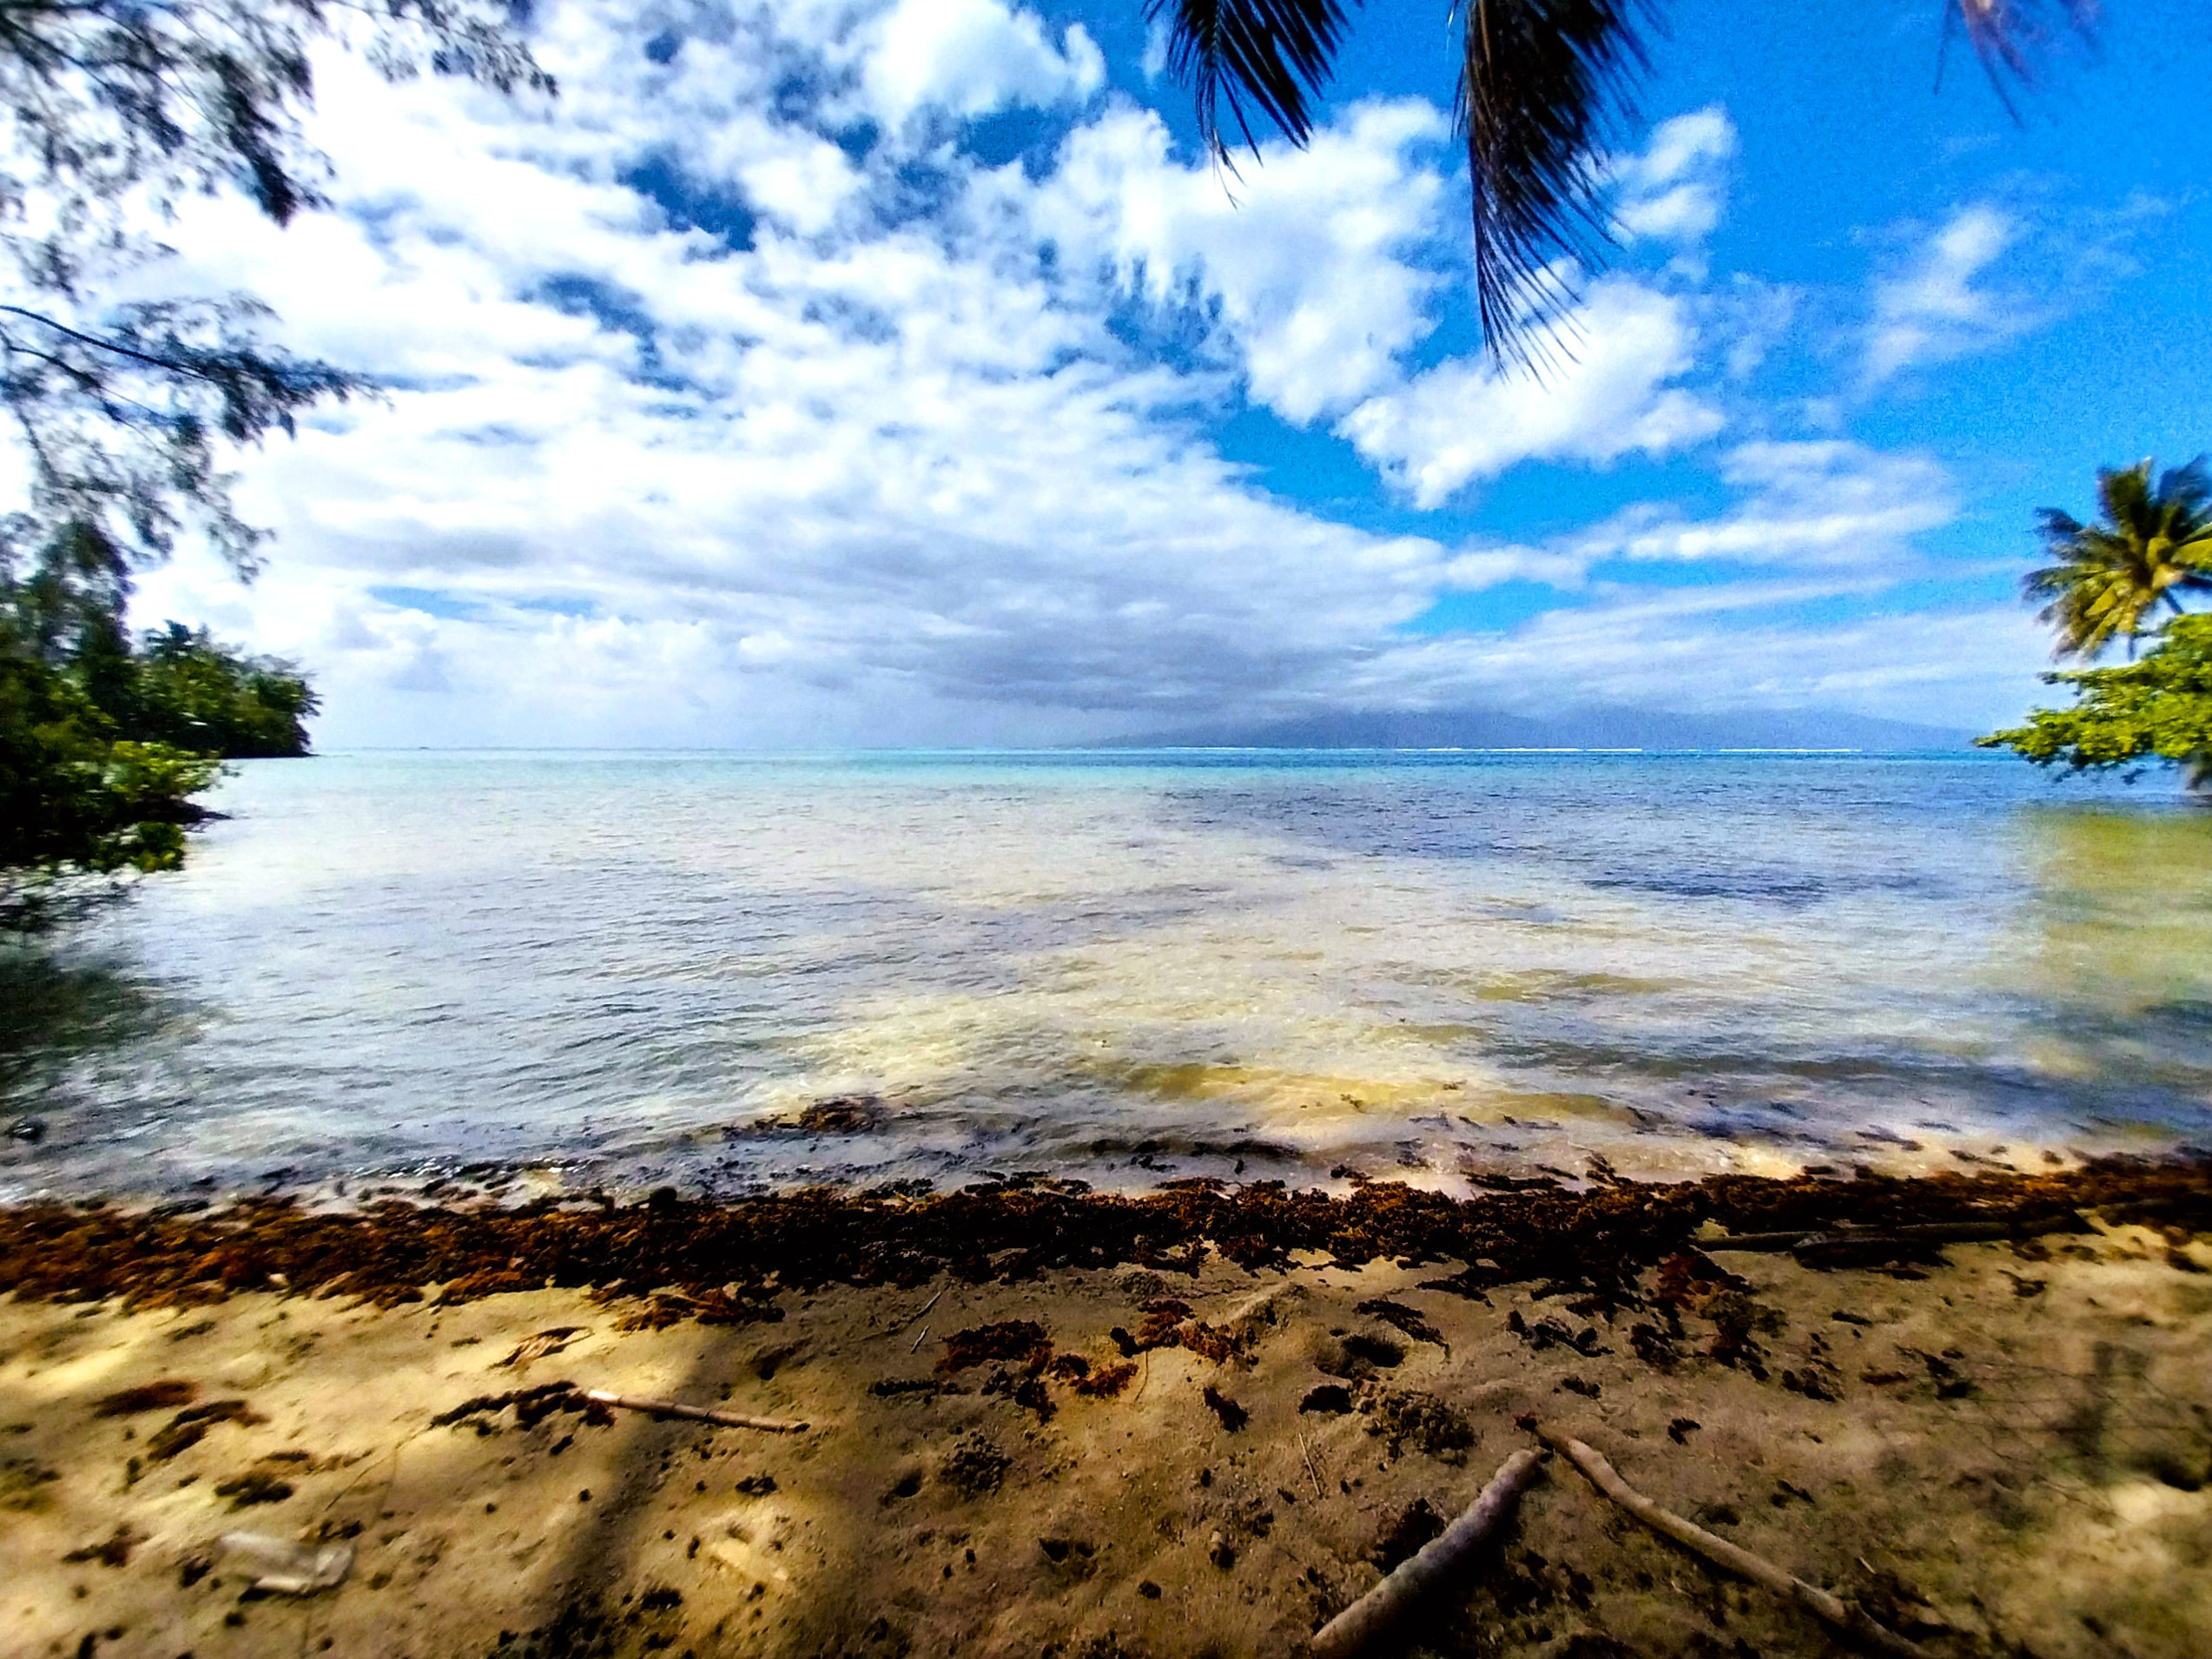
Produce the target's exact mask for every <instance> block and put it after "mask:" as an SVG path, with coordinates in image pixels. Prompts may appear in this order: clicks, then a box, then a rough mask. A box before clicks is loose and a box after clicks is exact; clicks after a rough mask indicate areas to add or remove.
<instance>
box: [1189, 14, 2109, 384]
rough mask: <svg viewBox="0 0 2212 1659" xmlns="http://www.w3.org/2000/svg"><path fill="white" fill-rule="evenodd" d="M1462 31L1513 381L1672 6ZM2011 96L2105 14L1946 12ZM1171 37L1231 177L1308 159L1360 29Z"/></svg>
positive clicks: (1546, 329)
mask: <svg viewBox="0 0 2212 1659" xmlns="http://www.w3.org/2000/svg"><path fill="white" fill-rule="evenodd" d="M1448 3H1449V4H1450V5H1451V8H1452V13H1453V15H1455V16H1457V17H1459V18H1460V19H1461V21H1462V23H1463V35H1462V42H1461V47H1462V50H1461V64H1460V79H1459V94H1458V99H1457V114H1458V118H1459V122H1460V126H1461V129H1462V130H1463V133H1464V134H1465V136H1466V140H1467V160H1468V166H1469V173H1470V175H1471V182H1472V186H1473V196H1474V200H1473V217H1474V230H1475V247H1474V255H1475V258H1474V264H1475V295H1476V311H1477V313H1478V314H1479V318H1480V321H1481V324H1482V338H1483V341H1484V343H1485V345H1486V346H1487V347H1488V348H1489V353H1490V355H1491V358H1492V360H1494V361H1495V362H1496V363H1498V364H1500V365H1501V366H1506V365H1510V366H1515V367H1525V368H1540V367H1542V364H1543V363H1544V362H1545V361H1547V360H1548V359H1549V357H1550V354H1551V351H1550V348H1551V345H1552V340H1553V335H1554V334H1555V330H1556V329H1557V328H1558V327H1559V326H1560V324H1561V321H1562V318H1563V316H1564V315H1565V314H1566V312H1567V310H1568V307H1570V306H1571V305H1572V304H1573V302H1574V301H1575V283H1576V281H1577V278H1578V276H1579V274H1581V273H1582V272H1587V271H1591V270H1595V269H1596V268H1599V267H1601V265H1602V264H1603V263H1604V261H1605V257H1606V255H1607V254H1608V251H1609V249H1610V248H1611V246H1612V241H1613V237H1612V228H1611V221H1610V217H1609V215H1608V212H1607V210H1606V204H1605V201H1604V193H1605V189H1606V186H1607V180H1608V167H1607V164H1606V163H1607V155H1608V149H1609V148H1610V144H1611V141H1612V139H1613V138H1614V135H1615V134H1616V133H1617V132H1618V131H1619V130H1621V129H1622V128H1624V127H1625V126H1626V125H1627V124H1628V122H1630V120H1631V119H1632V118H1633V114H1634V111H1633V109H1632V107H1631V103H1630V94H1631V92H1632V90H1633V89H1634V83H1635V82H1636V80H1637V79H1638V77H1639V76H1641V73H1642V72H1643V70H1644V69H1645V68H1646V67H1647V62H1648V59H1647V48H1646V43H1647V39H1648V38H1649V36H1651V34H1652V33H1653V32H1654V30H1655V29H1656V27H1657V23H1658V18H1657V15H1656V4H1657V0H1448ZM1937 3H1939V4H1941V6H1942V7H1943V9H1944V13H1945V28H1946V31H1947V32H1948V31H1951V30H1957V31H1961V32H1963V33H1964V35H1965V36H1966V39H1967V41H1968V43H1969V44H1970V45H1971V47H1972V49H1973V51H1974V54H1975V56H1977V57H1978V59H1979V60H1980V62H1981V63H1982V65H1983V67H1984V69H1986V70H1987V71H1988V72H1989V76H1990V78H1991V83H1992V84H1993V85H1994V86H1995V87H1996V88H1997V94H1998V96H2000V97H2004V98H2005V99H2006V101H2007V106H2008V108H2009V107H2010V97H2009V94H2008V88H2009V87H2010V86H2011V85H2015V84H2017V85H2026V84H2029V83H2031V82H2032V80H2033V76H2034V71H2035V68H2036V64H2037V59H2038V57H2039V56H2040V55H2041V53H2042V52H2043V50H2044V49H2045V48H2046V47H2047V46H2048V45H2049V44H2050V40H2051V38H2052V36H2054V35H2055V34H2056V33H2057V32H2058V30H2061V29H2063V28H2066V27H2071V28H2072V29H2074V30H2077V31H2078V32H2079V33H2080V34H2082V35H2083V36H2085V37H2087V36H2091V35H2092V34H2093V32H2094V29H2095V25H2096V18H2097V15H2098V10H2099V0H1937ZM1145 17H1146V20H1147V21H1148V22H1152V23H1160V22H1163V21H1164V22H1165V24H1166V27H1167V48H1168V57H1167V61H1168V67H1169V68H1170V69H1171V70H1172V72H1173V73H1174V75H1175V76H1176V78H1177V79H1178V80H1180V81H1184V82H1186V83H1189V84H1190V86H1191V88H1192V92H1193V95H1194V97H1195V101H1196V104H1197V113H1198V128H1199V131H1200V133H1201V135H1203V137H1204V140H1205V144H1206V147H1207V148H1208V149H1209V150H1211V151H1212V154H1213V155H1214V157H1215V158H1216V159H1217V160H1218V161H1219V162H1223V163H1224V164H1229V163H1230V161H1231V156H1230V151H1231V143H1232V135H1233V142H1235V143H1236V144H1238V145H1240V146H1241V147H1242V148H1245V149H1249V150H1251V152H1252V153H1253V154H1254V155H1258V149H1259V134H1258V132H1257V131H1255V126H1256V125H1260V126H1272V127H1273V128H1274V129H1276V130H1277V131H1278V132H1280V133H1281V134H1282V135H1284V137H1286V138H1288V139H1289V140H1290V141H1291V142H1292V143H1293V144H1297V145H1304V143H1305V142H1307V141H1308V140H1309V139H1310V138H1311V136H1312V134H1313V127H1314V119H1315V106H1316V104H1317V102H1318V101H1319V98H1320V96H1321V93H1322V90H1323V89H1324V87H1325V86H1326V84H1327V83H1328V79H1329V74H1330V69H1331V65H1332V63H1333V62H1334V60H1335V57H1336V55H1337V48H1338V47H1339V46H1340V45H1341V44H1342V43H1343V42H1344V35H1345V33H1346V31H1347V30H1348V28H1349V26H1350V10H1349V8H1348V7H1347V5H1346V4H1345V3H1344V0H1146V5H1145Z"/></svg>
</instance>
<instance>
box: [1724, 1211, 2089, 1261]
mask: <svg viewBox="0 0 2212 1659" xmlns="http://www.w3.org/2000/svg"><path fill="white" fill-rule="evenodd" d="M2071 1225H2078V1224H2076V1223H2071V1222H2070V1220H2068V1219H2053V1220H2030V1219H2025V1218H2023V1219H2019V1220H2015V1221H1928V1222H1915V1223H1912V1224H1910V1225H1908V1226H1895V1227H1861V1226H1834V1227H1801V1228H1799V1229H1798V1230H1796V1231H1795V1232H1789V1233H1732V1234H1729V1235H1728V1236H1727V1237H1725V1238H1719V1239H1697V1238H1693V1239H1691V1240H1690V1243H1691V1244H1693V1245H1694V1246H1696V1247H1697V1248H1698V1249H1700V1250H1702V1251H1705V1252H1707V1253H1708V1254H1710V1253H1713V1252H1715V1251H1727V1250H1755V1251H1762V1252H1763V1251H1781V1250H1810V1249H1819V1247H1820V1246H1824V1245H1826V1246H1835V1245H1850V1244H1863V1245H1881V1244H1899V1245H1907V1244H1972V1243H1977V1242H1978V1241H1981V1240H1984V1239H2012V1238H2018V1237H2022V1236H2024V1235H2026V1234H2029V1233H2063V1232H2065V1231H2067V1230H2068V1228H2069V1226H2071Z"/></svg>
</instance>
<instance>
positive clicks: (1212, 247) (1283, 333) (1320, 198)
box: [1033, 98, 1448, 425]
mask: <svg viewBox="0 0 2212 1659" xmlns="http://www.w3.org/2000/svg"><path fill="white" fill-rule="evenodd" d="M1447 131H1448V128H1447V125H1446V123H1445V121H1444V119H1443V114H1442V112H1441V111H1439V110H1438V109H1436V107H1435V106H1434V105H1433V104H1430V103H1427V102H1423V101H1422V100H1419V99H1415V98H1403V99H1397V100H1393V101H1388V102H1383V101H1376V102H1367V103H1363V104H1360V105H1358V106H1357V107H1355V108H1354V109H1352V110H1351V111H1350V112H1349V113H1348V114H1347V115H1346V116H1343V117H1341V118H1340V119H1338V120H1337V121H1336V122H1332V123H1331V125H1329V126H1327V127H1325V128H1324V129H1322V130H1321V131H1320V132H1318V133H1317V134H1316V135H1314V138H1313V142H1312V143H1311V145H1310V146H1309V147H1308V148H1306V149H1303V150H1297V149H1291V147H1290V146H1289V145H1287V144H1281V143H1276V144H1270V145H1267V146H1265V147H1264V150H1263V152H1262V155H1261V158H1260V159H1259V160H1258V161H1257V162H1246V163H1245V165H1244V167H1243V169H1242V170H1241V176H1240V177H1237V178H1233V179H1232V178H1229V177H1225V175H1223V174H1221V173H1219V172H1218V171H1216V170H1215V169H1212V168H1211V167H1209V166H1206V165H1205V164H1204V163H1202V162H1199V163H1193V164H1190V165H1185V164H1184V163H1182V162H1178V161H1176V160H1174V159H1173V158H1172V155H1170V153H1169V139H1168V135H1167V128H1166V126H1165V123H1164V122H1162V121H1161V120H1160V118H1159V116H1156V115H1154V114H1152V112H1151V111H1150V110H1139V109H1133V108H1131V107H1129V106H1127V105H1126V104H1125V105H1122V106H1120V107H1119V108H1117V109H1113V110H1110V111H1109V112H1108V113H1107V114H1106V116H1104V117H1103V118H1102V119H1100V120H1099V121H1098V122H1093V123H1090V124H1087V125H1086V126H1083V127H1080V128H1079V129H1077V130H1076V131H1075V132H1074V134H1073V135H1072V136H1071V137H1070V138H1069V139H1068V141H1067V143H1066V147H1065V149H1064V150H1063V151H1062V154H1061V156H1060V167H1059V169H1058V170H1057V171H1056V172H1055V174H1054V175H1053V178H1052V179H1051V180H1050V181H1049V182H1048V183H1047V186H1046V187H1045V188H1044V190H1043V191H1042V193H1041V195H1040V199H1039V200H1038V201H1037V202H1036V203H1035V206H1034V208H1033V221H1034V222H1035V223H1036V225H1037V226H1038V228H1040V231H1041V232H1042V233H1043V234H1044V235H1047V236H1048V237H1050V238H1051V239H1052V240H1053V241H1054V242H1055V243H1056V244H1057V246H1058V248H1059V249H1060V256H1061V257H1062V258H1063V259H1064V260H1066V261H1067V262H1068V263H1069V264H1070V265H1071V266H1073V268H1076V269H1077V270H1078V271H1079V272H1083V273H1087V272H1088V271H1090V270H1092V269H1093V268H1098V267H1101V266H1103V267H1105V268H1107V269H1109V270H1111V271H1112V272H1113V275H1114V278H1115V280H1116V281H1119V282H1120V283H1122V284H1125V285H1126V287H1127V288H1129V289H1130V290H1131V291H1132V292H1133V293H1136V294H1140V295H1142V296H1143V297H1144V298H1145V299H1146V301H1149V302H1150V303H1151V304H1152V305H1153V306H1155V307H1176V306H1178V305H1182V304H1190V305H1194V306H1196V307H1198V308H1200V309H1201V310H1202V311H1203V312H1204V313H1205V314H1207V315H1208V316H1209V317H1210V318H1211V319H1212V324H1213V326H1214V327H1215V328H1216V329H1217V330H1218V333H1219V334H1222V335H1224V336H1225V343H1226V344H1228V345H1229V346H1231V347H1233V348H1234V350H1235V351H1237V352H1238V354H1240V355H1241V358H1242V362H1243V367H1244V370H1245V374H1246V376H1247V378H1248V380H1249V383H1250V387H1251V395H1252V396H1253V397H1254V398H1255V399H1257V400H1259V401H1261V402H1263V403H1265V404H1267V405H1269V406H1271V407H1272V408H1273V409H1275V410H1276V411H1277V413H1280V414H1281V415H1283V416H1284V419H1286V420H1291V421H1292V422H1295V423H1297V424H1300V425H1303V424H1304V423H1306V422H1308V421H1311V420H1314V419H1315V418H1316V417H1317V416H1319V415H1322V414H1325V413H1331V412H1332V411H1335V410H1337V409H1339V408H1342V407H1344V406H1346V405H1348V404H1349V403H1350V402H1351V401H1352V400H1356V399H1357V398H1358V397H1359V396H1361V395H1362V394H1363V393H1366V392H1368V391H1370V390H1371V389H1372V388H1374V387H1377V386H1378V385H1382V384H1384V383H1386V382H1388V381H1389V380H1392V379H1394V378H1395V377H1396V374H1397V368H1396V365H1395V359H1396V358H1397V355H1398V354H1400V353H1402V352H1403V351H1405V350H1406V349H1407V348H1408V347H1411V346H1412V345H1414V344H1415V343H1416V342H1417V341H1419V340H1421V339H1423V337H1424V336H1425V335H1426V334H1428V333H1429V330H1430V327H1431V326H1432V325H1431V323H1430V320H1429V318H1428V315H1427V313H1426V302H1427V301H1428V298H1429V296H1430V293H1431V292H1432V291H1433V290H1434V289H1435V288H1436V287H1437V286H1438V279H1437V277H1436V275H1435V274H1433V273H1432V272H1430V270H1427V269H1424V268H1422V267H1421V266H1420V265H1418V264H1416V263H1415V262H1413V260H1412V258H1411V256H1412V255H1414V254H1417V253H1419V252H1420V251H1421V248H1422V245H1423V243H1424V242H1425V241H1427V240H1428V239H1429V238H1430V236H1431V235H1433V234H1434V231H1435V228H1436V217H1437V214H1438V212H1439V209H1440V208H1441V205H1442V202H1443V195H1444V190H1445V183H1444V179H1443V175H1442V174H1441V173H1439V172H1438V171H1437V170H1436V168H1435V166H1434V165H1433V164H1432V163H1431V162H1430V161H1429V160H1428V159H1426V152H1427V151H1428V150H1429V149H1431V148H1432V147H1433V146H1435V145H1436V143H1437V142H1439V141H1441V140H1442V139H1443V137H1444V136H1445V135H1446V133H1447Z"/></svg>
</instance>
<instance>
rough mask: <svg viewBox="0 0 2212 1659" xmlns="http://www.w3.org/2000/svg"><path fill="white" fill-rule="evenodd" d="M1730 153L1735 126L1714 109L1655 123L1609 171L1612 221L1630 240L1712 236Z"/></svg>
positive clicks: (1689, 239) (1723, 112) (1685, 239)
mask: <svg viewBox="0 0 2212 1659" xmlns="http://www.w3.org/2000/svg"><path fill="white" fill-rule="evenodd" d="M1735 154H1736V129H1735V123H1734V122H1732V121H1730V120H1729V119H1728V115H1727V111H1726V110H1725V109H1721V108H1720V106H1718V105H1717V104H1716V105H1713V106H1712V107H1710V108H1707V109H1700V110H1697V111H1695V112H1694V113H1692V114H1690V115H1687V116H1675V117H1674V119H1672V120H1671V121H1663V122H1660V124H1659V125H1658V126H1657V127H1655V128H1654V129H1652V135H1651V137H1650V140H1649V141H1648V142H1647V143H1646V144H1645V146H1644V148H1643V149H1642V150H1641V152H1639V153H1638V154H1636V155H1633V156H1630V157H1629V158H1628V160H1627V161H1625V162H1621V164H1620V165H1619V166H1618V167H1617V168H1616V169H1614V179H1615V184H1616V188H1617V190H1618V195H1617V196H1616V197H1615V199H1614V209H1613V217H1614V223H1615V224H1617V225H1618V226H1620V228H1621V229H1622V230H1623V231H1625V232H1626V233H1627V234H1628V235H1629V236H1630V237H1632V238H1644V239H1648V240H1651V241H1668V242H1694V241H1700V240H1701V239H1702V238H1704V237H1706V236H1708V235H1712V233H1713V228H1714V227H1715V226H1717V225H1718V224H1719V223H1720V212H1721V206H1722V199H1723V190H1724V188H1725V185H1726V182H1727V164H1728V162H1731V161H1733V159H1734V157H1735Z"/></svg>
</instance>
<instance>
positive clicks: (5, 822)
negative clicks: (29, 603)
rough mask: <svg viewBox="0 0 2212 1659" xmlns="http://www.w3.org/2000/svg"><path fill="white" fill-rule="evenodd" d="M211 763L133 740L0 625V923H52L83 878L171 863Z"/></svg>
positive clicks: (209, 779)
mask: <svg viewBox="0 0 2212 1659" xmlns="http://www.w3.org/2000/svg"><path fill="white" fill-rule="evenodd" d="M220 770H221V762H220V761H219V760H217V759H216V758H215V757H213V756H209V755H193V754H188V753H185V752H184V751H182V750H177V749H173V748H171V747H169V746H168V745H167V744H149V743H135V742H132V741H130V740H129V739H125V738H121V737H116V735H115V730H114V724H113V723H112V722H111V721H109V719H108V718H107V717H106V716H105V715H103V714H102V712H101V711H100V710H99V709H98V707H97V706H96V705H95V704H94V703H93V701H92V699H91V698H90V697H88V696H86V695H85V692H84V691H83V687H82V686H80V685H79V684H77V683H76V681H75V680H74V679H73V678H72V677H70V676H69V674H67V673H65V672H63V671H60V670H57V669H56V668H54V667H52V666H50V664H46V663H44V662H43V661H41V660H40V659H39V658H37V657H36V655H35V654H33V653H31V652H30V651H24V650H23V649H21V641H20V639H19V638H17V637H16V635H15V634H14V631H12V630H5V629H4V625H0V929H9V930H14V931H20V930H24V929H32V928H36V927H38V926H40V925H43V924H44V923H45V922H49V921H50V920H51V919H52V918H53V916H54V915H56V913H57V911H58V909H60V908H61V902H62V900H63V898H65V897H66V896H69V894H70V893H71V892H73V891H76V890H79V889H81V888H82V886H83V878H85V877H89V876H109V875H113V874H116V873H117V872H121V871H125V870H136V871H140V872H150V871H153V870H158V869H175V867H176V865H177V864H179V863H182V860H183V857H184V826H185V825H186V824H188V823H193V822H195V820H197V819H198V818H199V817H201V816H203V815H202V811H201V809H200V808H199V807H196V806H195V805H194V804H193V803H192V799H191V797H192V796H194V795H195V794H197V793H199V792H200V791H201V790H204V789H206V788H207V787H208V784H210V783H213V782H214V781H215V776H216V774H217V773H218V772H219V771H220Z"/></svg>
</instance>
